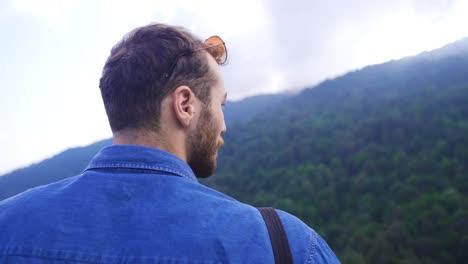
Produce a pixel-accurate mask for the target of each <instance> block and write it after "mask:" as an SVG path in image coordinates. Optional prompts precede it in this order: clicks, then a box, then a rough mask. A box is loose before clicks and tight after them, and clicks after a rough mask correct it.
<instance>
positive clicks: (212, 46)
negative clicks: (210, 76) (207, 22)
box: [164, 36, 227, 78]
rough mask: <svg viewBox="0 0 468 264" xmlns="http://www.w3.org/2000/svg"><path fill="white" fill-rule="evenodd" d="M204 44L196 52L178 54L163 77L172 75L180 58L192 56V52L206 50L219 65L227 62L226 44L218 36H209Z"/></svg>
mask: <svg viewBox="0 0 468 264" xmlns="http://www.w3.org/2000/svg"><path fill="white" fill-rule="evenodd" d="M204 44H205V47H203V48H200V49H196V50H193V51H188V52H183V53H182V54H180V55H179V56H178V57H177V58H176V59H175V61H174V63H172V65H171V67H170V68H169V71H168V72H167V73H166V74H165V75H164V77H165V78H169V77H170V76H171V75H172V73H173V71H174V68H175V67H176V65H177V62H178V61H179V60H180V58H182V57H183V56H187V55H189V54H192V53H194V52H197V51H201V50H206V51H207V52H208V53H210V55H211V56H212V57H213V58H214V59H215V60H216V62H217V63H218V64H220V65H221V64H224V63H225V62H226V60H227V49H226V44H225V43H224V41H223V40H222V39H221V38H220V37H219V36H211V37H209V38H207V39H206V40H205V41H204Z"/></svg>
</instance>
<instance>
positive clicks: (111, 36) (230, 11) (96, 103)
mask: <svg viewBox="0 0 468 264" xmlns="http://www.w3.org/2000/svg"><path fill="white" fill-rule="evenodd" d="M467 14H468V1H463V0H459V1H456V0H454V1H450V0H447V1H443V0H406V1H403V0H392V1H388V0H373V1H371V0H328V1H318V0H317V1H315V0H302V1H294V0H292V1H282V0H281V1H280V0H278V1H268V0H264V1H252V0H237V1H232V0H230V1H223V0H216V1H215V0H213V1H212V0H206V1H188V0H187V1H182V0H179V1H175V0H172V1H164V0H161V1H158V0H132V1H120V0H41V1H37V0H0V33H1V41H0V50H1V56H0V81H1V86H0V89H1V93H0V94H1V96H0V118H1V119H0V120H1V125H2V127H1V130H0V149H1V151H0V174H3V173H5V172H8V171H10V170H12V169H15V168H18V167H23V166H27V165H29V164H31V163H33V162H38V161H41V160H43V159H44V158H48V157H50V156H52V155H54V154H56V153H58V152H60V151H62V150H64V149H66V148H69V147H75V146H83V145H87V144H90V143H93V142H95V141H97V140H101V139H105V138H109V137H111V132H110V129H109V127H108V122H107V118H106V115H105V111H104V107H103V106H102V102H101V98H100V93H99V88H98V80H99V77H100V74H101V69H102V66H103V64H104V62H105V60H106V58H107V56H108V54H109V52H110V48H111V47H112V45H114V44H115V43H116V42H117V41H118V40H119V39H120V38H121V37H122V36H123V35H124V34H125V33H127V32H128V31H130V30H131V29H133V28H134V27H137V26H141V25H145V24H148V23H151V22H163V23H169V24H175V25H182V26H185V27H187V28H189V29H190V30H192V31H193V32H194V33H195V34H196V35H198V36H199V37H200V38H205V37H208V36H211V35H215V34H216V35H220V36H221V37H222V38H223V39H225V41H226V43H227V47H228V53H229V63H228V65H227V66H225V67H224V68H223V73H224V77H225V85H226V89H227V90H228V94H229V98H230V99H241V98H243V97H245V96H249V95H254V94H260V93H273V92H279V91H285V90H291V89H293V90H297V89H301V88H304V87H310V86H312V85H314V84H317V83H318V82H320V81H321V80H324V79H326V78H332V77H335V76H337V75H341V74H343V73H345V72H347V71H349V70H353V69H358V68H361V67H363V66H366V65H369V64H376V63H381V62H385V61H388V60H391V59H398V58H401V57H404V56H409V55H415V54H417V53H420V52H422V51H425V50H431V49H435V48H438V47H441V46H443V45H445V44H447V43H450V42H453V41H456V40H457V39H461V38H463V37H466V36H468V27H467V26H466V25H468V15H467ZM228 107H229V106H228Z"/></svg>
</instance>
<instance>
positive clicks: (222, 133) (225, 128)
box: [221, 119, 227, 135]
mask: <svg viewBox="0 0 468 264" xmlns="http://www.w3.org/2000/svg"><path fill="white" fill-rule="evenodd" d="M226 132H227V127H226V122H225V121H224V119H223V129H222V130H221V135H224V134H225V133H226Z"/></svg>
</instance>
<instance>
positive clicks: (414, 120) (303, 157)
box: [0, 39, 468, 264]
mask: <svg viewBox="0 0 468 264" xmlns="http://www.w3.org/2000/svg"><path fill="white" fill-rule="evenodd" d="M246 110H248V111H246ZM226 119H227V120H226V122H227V124H228V132H227V133H226V135H225V142H226V144H225V147H223V148H222V150H221V153H220V155H219V161H218V171H217V173H216V175H215V176H213V177H211V178H209V179H207V180H203V181H202V183H203V184H206V185H208V186H210V187H213V188H215V189H217V190H220V191H222V192H224V193H226V194H228V195H231V196H233V197H234V198H236V199H238V200H240V201H242V202H245V203H249V204H252V205H254V206H273V207H275V208H278V209H281V210H285V211H287V212H289V213H292V214H294V215H296V216H298V217H299V218H301V219H302V220H304V221H305V222H306V223H307V224H308V225H310V226H311V227H312V228H314V229H315V230H316V231H317V232H318V233H319V234H320V235H321V236H323V237H324V239H325V240H326V241H327V242H328V243H329V245H330V246H331V248H332V249H333V250H334V251H335V253H336V254H337V256H338V257H339V258H340V260H341V261H342V262H343V263H429V264H430V263H466V259H467V258H468V39H467V40H464V41H461V42H458V43H455V44H453V45H450V46H447V47H444V48H442V49H440V50H436V51H432V52H426V53H423V54H420V55H418V56H415V57H409V58H405V59H402V60H398V61H391V62H388V63H384V64H380V65H374V66H368V67H366V68H364V69H361V70H357V71H354V72H350V73H348V74H345V75H343V76H341V77H338V78H335V79H331V80H326V81H324V82H322V83H320V84H319V85H317V86H315V87H311V88H308V89H305V90H303V91H302V92H301V93H300V94H298V95H295V96H293V95H285V94H283V95H281V94H280V95H275V96H258V97H254V98H250V99H247V100H243V101H240V102H233V103H231V104H228V105H227V108H226ZM108 144H110V141H109V140H106V141H102V142H98V143H96V144H93V145H91V146H88V147H84V148H78V149H71V150H68V151H66V152H64V153H61V154H59V155H57V156H55V157H53V158H51V159H49V160H46V161H44V162H42V163H39V164H35V165H33V166H31V167H28V168H24V169H20V170H17V171H14V172H12V173H10V174H7V175H5V176H2V177H0V199H3V198H6V197H9V196H11V195H14V194H16V193H18V192H20V191H23V190H25V189H27V188H30V187H33V186H37V185H40V184H46V183H49V182H52V181H56V180H59V179H61V178H64V177H68V176H72V175H75V174H79V173H80V172H81V170H82V169H83V168H84V167H85V166H86V164H87V163H88V162H89V160H90V159H91V158H92V157H93V155H94V154H95V153H96V152H97V151H98V150H99V148H101V147H102V146H105V145H108Z"/></svg>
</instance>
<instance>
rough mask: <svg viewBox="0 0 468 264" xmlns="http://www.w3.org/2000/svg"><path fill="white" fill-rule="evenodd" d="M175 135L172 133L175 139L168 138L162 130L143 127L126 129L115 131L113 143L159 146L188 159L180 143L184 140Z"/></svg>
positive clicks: (185, 159) (183, 158)
mask: <svg viewBox="0 0 468 264" xmlns="http://www.w3.org/2000/svg"><path fill="white" fill-rule="evenodd" d="M174 136H175V135H171V138H172V139H173V140H168V138H169V137H167V136H165V135H164V134H163V133H160V132H155V131H151V130H141V129H124V130H119V131H116V132H114V133H113V140H112V143H113V144H116V145H140V146H147V147H153V148H158V149H162V150H165V151H167V152H170V153H172V154H174V155H176V156H177V157H179V158H180V159H182V160H184V161H187V157H186V152H185V148H184V145H182V144H180V142H184V141H181V140H179V138H178V137H174ZM174 139H175V140H174Z"/></svg>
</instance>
